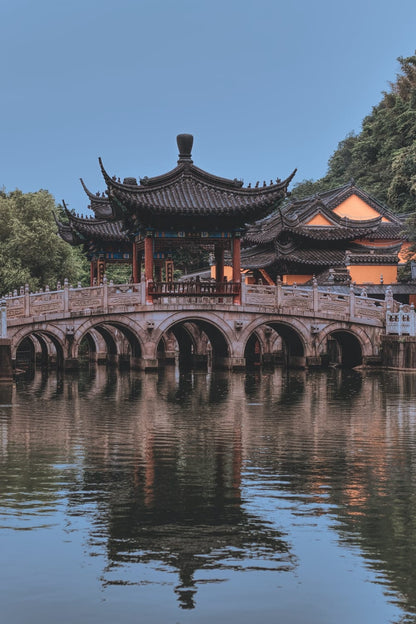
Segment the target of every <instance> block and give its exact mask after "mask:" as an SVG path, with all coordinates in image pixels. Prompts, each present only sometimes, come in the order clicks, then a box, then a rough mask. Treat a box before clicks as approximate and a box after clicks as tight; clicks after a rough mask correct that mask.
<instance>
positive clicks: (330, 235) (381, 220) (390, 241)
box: [242, 181, 407, 285]
mask: <svg viewBox="0 0 416 624" xmlns="http://www.w3.org/2000/svg"><path fill="white" fill-rule="evenodd" d="M403 227H404V224H403V221H402V220H401V219H400V217H399V216H397V215H395V214H393V213H392V212H391V211H390V210H388V209H387V208H386V207H385V206H383V205H382V204H381V203H379V202H378V201H377V200H375V199H374V198H373V197H371V196H370V195H368V193H366V192H365V191H363V190H362V189H360V188H358V187H357V186H356V185H355V183H354V181H351V182H349V183H348V184H345V185H343V186H341V187H339V188H335V189H332V190H329V191H324V192H322V193H318V194H316V195H313V196H311V197H306V198H304V199H295V198H293V199H291V200H290V201H288V202H287V203H286V204H285V205H284V206H282V208H280V209H278V210H277V211H275V212H274V213H273V214H271V215H268V216H267V217H265V218H264V219H262V220H259V221H257V222H256V223H255V224H253V225H251V226H249V227H248V229H247V231H246V233H245V235H244V245H245V248H244V250H243V252H242V266H243V267H244V268H245V269H250V270H251V272H252V274H253V279H254V280H255V281H258V280H259V279H261V280H262V281H264V282H266V283H270V284H273V283H275V282H276V279H277V278H278V277H280V278H281V279H282V281H283V283H284V284H293V283H296V284H306V283H308V282H309V281H311V280H312V278H313V277H314V276H315V277H316V279H317V280H318V283H328V282H337V283H344V284H349V283H350V282H355V283H356V284H361V285H370V284H394V283H396V282H397V268H398V264H399V263H400V262H404V261H405V260H404V255H405V254H404V252H405V248H406V245H407V243H406V242H405V239H404V235H403Z"/></svg>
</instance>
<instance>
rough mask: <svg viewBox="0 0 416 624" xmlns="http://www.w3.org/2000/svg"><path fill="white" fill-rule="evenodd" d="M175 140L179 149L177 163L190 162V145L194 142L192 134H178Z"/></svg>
mask: <svg viewBox="0 0 416 624" xmlns="http://www.w3.org/2000/svg"><path fill="white" fill-rule="evenodd" d="M176 142H177V144H178V149H179V160H178V164H179V163H181V162H189V163H191V162H192V158H191V152H192V145H193V142H194V137H193V136H192V134H178V136H177V137H176Z"/></svg>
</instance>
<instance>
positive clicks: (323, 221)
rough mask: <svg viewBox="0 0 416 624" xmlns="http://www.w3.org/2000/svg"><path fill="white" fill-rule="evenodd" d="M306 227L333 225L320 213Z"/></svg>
mask: <svg viewBox="0 0 416 624" xmlns="http://www.w3.org/2000/svg"><path fill="white" fill-rule="evenodd" d="M306 225H333V224H332V223H331V222H330V221H328V219H327V218H326V217H324V215H322V214H320V213H318V214H316V215H315V216H314V217H312V219H311V220H310V221H307V223H306Z"/></svg>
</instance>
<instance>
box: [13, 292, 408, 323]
mask: <svg viewBox="0 0 416 624" xmlns="http://www.w3.org/2000/svg"><path fill="white" fill-rule="evenodd" d="M156 286H157V285H154V284H153V285H152V287H153V289H154V290H155V289H156V290H157V288H156ZM150 290H151V289H149V291H150ZM230 292H231V291H230ZM158 294H159V297H158V298H157V299H156V300H155V301H154V303H153V304H152V303H149V302H148V301H147V300H146V284H145V283H144V282H142V283H140V284H120V285H114V284H112V283H111V282H110V283H107V282H106V281H105V282H104V284H102V285H101V286H92V287H88V288H81V287H80V286H78V287H76V288H74V287H71V286H69V284H68V283H67V281H65V283H64V286H63V287H62V288H61V287H60V288H59V289H58V290H56V291H50V290H49V289H48V288H46V289H45V291H42V292H37V293H30V292H29V289H28V288H27V287H26V288H22V289H20V292H19V294H18V293H17V292H16V291H15V293H13V294H12V295H9V296H8V297H7V298H6V306H7V318H8V322H9V323H13V322H14V323H16V322H19V321H20V322H22V321H23V320H24V319H30V318H40V317H43V318H46V317H48V318H52V317H55V318H59V317H70V316H81V315H90V314H94V315H95V314H111V313H112V312H115V311H117V312H118V313H119V312H120V311H125V312H128V311H129V310H136V311H137V310H139V309H143V310H146V309H149V307H148V306H149V305H153V306H160V305H163V306H166V305H169V306H173V307H174V306H182V305H191V306H195V307H197V308H204V307H207V306H212V305H219V306H224V305H226V306H229V307H232V309H235V310H236V311H237V309H238V307H239V305H237V304H233V303H232V302H231V301H230V298H227V297H221V296H219V295H220V293H218V292H215V293H211V294H210V292H209V290H207V289H203V292H199V293H197V295H198V296H195V294H194V293H192V292H190V291H189V289H185V288H184V289H183V293H182V292H179V291H178V289H176V290H175V292H173V293H170V292H169V289H168V288H167V287H166V285H165V287H164V288H163V293H162V292H160V293H158ZM240 305H241V306H242V307H245V308H251V309H252V308H254V307H255V308H257V309H258V310H259V311H261V310H265V311H267V312H276V313H283V314H288V315H296V316H304V315H306V316H320V317H324V318H330V317H332V318H338V319H344V320H359V321H364V322H368V323H369V324H371V322H372V321H377V322H378V324H380V323H381V324H383V325H384V323H385V321H386V312H387V310H389V312H388V313H387V319H388V327H389V328H390V329H389V330H388V333H398V332H397V331H396V329H395V328H396V327H397V326H396V325H394V323H393V321H392V320H391V319H390V317H389V316H388V314H390V315H391V314H394V313H396V314H397V313H399V310H398V304H397V303H396V302H394V301H393V299H392V298H391V297H386V301H384V300H378V299H371V298H367V297H366V296H365V295H364V296H358V295H355V294H354V291H353V288H351V289H350V292H349V293H348V294H339V293H336V292H331V291H329V290H325V289H321V288H318V286H317V285H316V283H315V284H314V285H313V287H310V288H306V287H304V288H300V287H297V286H296V285H293V286H283V285H282V284H281V283H278V284H277V285H276V286H269V285H263V284H245V283H242V284H241V304H240ZM409 314H411V313H410V312H409ZM412 314H414V311H413V312H412ZM412 318H413V316H412ZM400 319H401V320H400V328H401V331H403V328H404V327H407V326H406V325H405V321H404V316H400ZM14 323H13V324H14ZM412 331H413V330H412ZM410 335H414V334H410Z"/></svg>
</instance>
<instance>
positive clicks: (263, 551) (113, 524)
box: [76, 373, 293, 609]
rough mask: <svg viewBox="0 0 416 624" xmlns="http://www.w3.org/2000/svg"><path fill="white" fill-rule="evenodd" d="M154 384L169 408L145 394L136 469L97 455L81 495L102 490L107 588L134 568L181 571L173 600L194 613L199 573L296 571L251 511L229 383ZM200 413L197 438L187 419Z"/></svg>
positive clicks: (167, 380)
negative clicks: (150, 411) (243, 486)
mask: <svg viewBox="0 0 416 624" xmlns="http://www.w3.org/2000/svg"><path fill="white" fill-rule="evenodd" d="M228 379H229V376H228ZM207 381H208V383H207ZM155 382H156V383H157V384H158V391H159V392H161V393H162V394H164V395H165V398H166V400H167V403H166V404H165V405H164V407H163V413H162V412H160V411H159V410H160V407H159V405H158V404H157V400H156V397H155V396H153V391H154V386H152V384H146V385H145V386H143V389H144V395H143V396H142V397H141V399H142V400H141V401H140V403H141V404H142V405H144V404H147V405H148V406H149V405H152V407H153V414H152V416H153V418H152V417H151V416H150V414H149V418H148V417H147V415H144V414H142V418H141V422H140V429H139V430H136V431H135V432H134V433H133V430H132V433H133V436H134V439H133V440H132V450H131V452H132V454H134V463H130V462H125V461H124V460H123V457H121V456H118V455H117V452H114V450H112V449H111V448H109V449H108V453H107V454H106V459H105V461H104V460H103V458H101V461H100V460H98V461H97V459H94V456H95V452H94V450H93V449H92V456H91V457H87V458H86V464H87V466H88V468H87V469H86V470H85V472H84V484H83V488H82V489H85V490H86V491H88V492H89V493H91V492H94V491H96V490H99V498H100V500H97V503H98V506H99V519H97V525H99V527H100V528H99V534H100V541H101V539H104V540H105V542H106V545H107V556H108V559H109V564H108V567H107V570H106V573H105V579H106V580H105V582H106V583H107V584H112V583H116V584H118V583H120V582H122V581H121V580H120V577H122V576H123V567H124V566H127V567H128V566H130V565H131V564H140V563H142V564H153V565H158V566H160V565H162V566H166V567H167V568H169V569H173V570H177V573H178V576H179V582H178V584H177V586H176V589H175V591H176V592H177V594H178V596H179V601H180V604H181V606H182V608H188V609H189V608H193V606H194V594H195V593H196V591H197V584H198V580H197V579H196V578H195V576H196V575H197V574H198V572H200V571H203V570H206V571H208V570H209V571H213V570H215V571H221V570H223V571H224V570H238V569H241V570H244V569H245V570H247V569H267V570H276V569H278V570H283V569H287V568H288V567H292V565H293V557H292V555H291V554H290V551H289V547H288V545H287V543H286V542H285V541H284V540H283V539H282V535H281V534H280V533H279V532H278V531H277V530H275V529H273V528H272V527H270V526H269V525H268V524H267V523H265V522H263V521H262V520H261V519H259V518H257V517H255V516H254V515H252V514H250V513H247V512H246V511H245V510H244V501H243V500H242V496H241V490H240V485H241V470H242V438H241V425H240V424H239V420H240V414H238V415H236V414H234V413H232V412H230V411H229V410H228V409H227V408H230V405H227V402H228V391H227V386H228V382H227V376H225V375H222V376H220V377H219V379H218V380H217V379H216V376H213V377H212V378H211V379H209V380H207V376H206V375H203V374H199V375H189V376H183V375H182V376H179V377H175V375H174V374H172V375H171V376H170V377H169V374H168V375H167V376H166V373H165V375H163V376H161V377H160V378H159V379H158V380H157V379H155ZM152 388H153V389H152ZM216 390H217V391H216ZM152 397H153V403H152V400H151V399H152ZM221 397H222V398H221ZM188 401H190V403H188V407H185V412H184V408H183V406H184V405H185V406H186V405H187V402H188ZM204 405H205V409H204ZM206 406H210V408H209V409H207V407H206ZM148 409H149V407H148ZM198 409H199V410H200V413H201V416H200V418H201V426H200V427H198V428H196V427H195V422H189V414H190V412H192V413H196V411H197V410H198ZM167 410H168V411H169V412H170V413H169V415H166V411H167ZM155 422H156V423H157V426H156V427H155V426H154V424H155ZM131 425H133V423H131ZM133 426H134V425H133ZM128 427H129V429H130V423H129V425H128ZM121 442H122V441H120V443H121ZM95 457H96V456H95ZM76 498H77V502H76V504H77V505H78V504H81V505H82V502H83V501H82V497H81V498H79V496H77V497H76ZM103 501H104V502H103ZM93 539H95V537H94V536H93Z"/></svg>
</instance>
